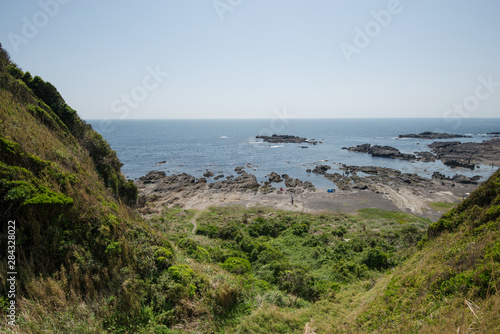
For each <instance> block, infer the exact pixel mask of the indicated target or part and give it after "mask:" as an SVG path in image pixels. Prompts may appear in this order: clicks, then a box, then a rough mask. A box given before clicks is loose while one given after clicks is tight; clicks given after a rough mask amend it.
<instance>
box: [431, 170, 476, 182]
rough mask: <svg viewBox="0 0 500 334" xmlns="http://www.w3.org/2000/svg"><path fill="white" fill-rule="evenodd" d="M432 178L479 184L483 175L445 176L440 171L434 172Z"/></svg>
mask: <svg viewBox="0 0 500 334" xmlns="http://www.w3.org/2000/svg"><path fill="white" fill-rule="evenodd" d="M432 179H434V180H443V181H453V182H456V183H462V184H477V183H478V182H477V181H478V180H479V179H481V176H479V175H476V176H473V177H467V176H465V175H459V174H455V175H454V176H453V177H448V176H445V175H443V174H441V173H439V172H434V173H432Z"/></svg>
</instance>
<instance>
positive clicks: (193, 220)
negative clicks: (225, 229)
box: [191, 211, 203, 234]
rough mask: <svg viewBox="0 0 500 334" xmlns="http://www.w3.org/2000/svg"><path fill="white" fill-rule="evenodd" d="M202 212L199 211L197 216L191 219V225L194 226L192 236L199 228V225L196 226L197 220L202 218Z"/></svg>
mask: <svg viewBox="0 0 500 334" xmlns="http://www.w3.org/2000/svg"><path fill="white" fill-rule="evenodd" d="M202 212H203V211H197V212H196V214H195V215H194V216H193V218H191V223H192V224H193V230H192V231H191V233H192V234H195V232H196V229H197V228H198V224H196V219H198V217H200V215H201V213H202Z"/></svg>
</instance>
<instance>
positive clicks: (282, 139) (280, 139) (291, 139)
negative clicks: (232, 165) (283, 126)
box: [255, 134, 321, 147]
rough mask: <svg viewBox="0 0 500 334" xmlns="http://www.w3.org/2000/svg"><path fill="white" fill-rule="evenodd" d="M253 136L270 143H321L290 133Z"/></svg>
mask: <svg viewBox="0 0 500 334" xmlns="http://www.w3.org/2000/svg"><path fill="white" fill-rule="evenodd" d="M255 138H257V139H262V140H263V141H265V142H266V143H272V144H286V143H292V144H301V143H308V144H313V145H316V144H320V143H321V142H319V141H315V140H314V139H307V138H304V137H297V136H292V135H277V134H274V135H272V136H256V137H255ZM306 147H307V146H306Z"/></svg>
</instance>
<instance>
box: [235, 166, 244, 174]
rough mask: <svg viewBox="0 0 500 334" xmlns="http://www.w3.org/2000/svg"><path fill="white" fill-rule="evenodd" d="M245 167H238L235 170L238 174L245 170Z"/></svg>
mask: <svg viewBox="0 0 500 334" xmlns="http://www.w3.org/2000/svg"><path fill="white" fill-rule="evenodd" d="M244 169H245V167H236V168H235V169H234V171H235V172H236V174H242V173H243V172H244V171H243V170H244Z"/></svg>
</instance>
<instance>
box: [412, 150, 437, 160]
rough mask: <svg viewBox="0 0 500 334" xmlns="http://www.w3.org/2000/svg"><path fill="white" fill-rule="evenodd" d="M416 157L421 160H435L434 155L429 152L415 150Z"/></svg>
mask: <svg viewBox="0 0 500 334" xmlns="http://www.w3.org/2000/svg"><path fill="white" fill-rule="evenodd" d="M415 155H416V156H417V159H418V160H420V161H423V162H433V161H436V156H435V155H434V154H432V153H431V152H415Z"/></svg>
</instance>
